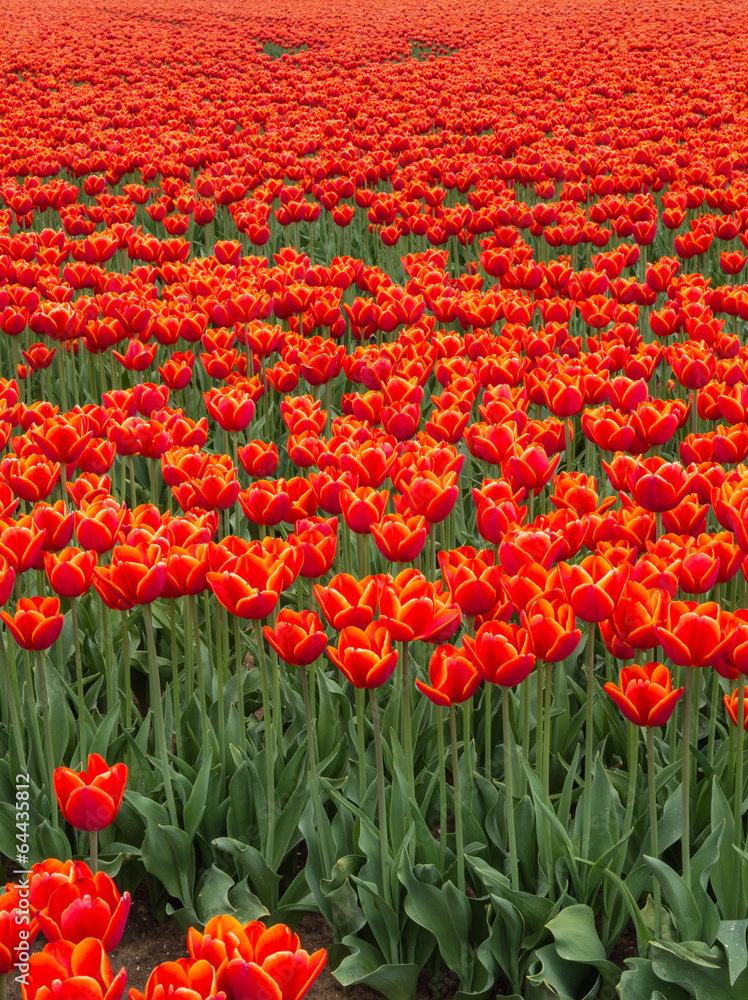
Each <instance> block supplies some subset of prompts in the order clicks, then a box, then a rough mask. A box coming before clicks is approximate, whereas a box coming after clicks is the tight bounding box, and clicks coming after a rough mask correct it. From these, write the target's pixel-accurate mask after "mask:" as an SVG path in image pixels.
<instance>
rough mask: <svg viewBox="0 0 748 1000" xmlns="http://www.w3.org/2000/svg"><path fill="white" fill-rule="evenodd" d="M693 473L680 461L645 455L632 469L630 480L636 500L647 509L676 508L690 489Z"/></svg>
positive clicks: (629, 474) (630, 486) (628, 476)
mask: <svg viewBox="0 0 748 1000" xmlns="http://www.w3.org/2000/svg"><path fill="white" fill-rule="evenodd" d="M691 479H692V475H691V474H689V473H688V472H687V471H686V470H685V469H684V468H683V466H682V465H681V464H680V463H679V462H666V461H665V459H664V458H656V457H655V458H645V459H642V460H641V461H639V462H637V464H636V465H635V466H633V468H632V469H631V470H630V471H629V473H628V475H627V477H626V482H627V484H628V487H629V489H630V490H631V495H632V496H633V498H634V501H635V502H636V503H637V504H638V505H639V506H640V507H643V508H644V509H645V510H650V511H654V512H658V511H664V510H672V509H673V507H676V506H677V505H678V504H679V503H680V501H681V500H682V499H683V497H684V496H685V495H686V494H687V493H688V492H689V490H690V487H691Z"/></svg>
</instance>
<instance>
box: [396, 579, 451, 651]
mask: <svg viewBox="0 0 748 1000" xmlns="http://www.w3.org/2000/svg"><path fill="white" fill-rule="evenodd" d="M379 611H380V615H381V618H382V623H383V624H384V625H386V626H387V628H388V629H389V631H390V633H391V634H392V638H393V639H395V640H396V641H397V642H413V641H414V640H421V641H423V642H443V641H444V640H445V639H448V638H449V637H450V636H451V635H454V633H455V632H456V631H457V629H458V627H459V625H460V618H461V615H460V609H459V608H458V606H457V605H456V604H455V603H454V602H453V601H452V600H451V598H450V596H449V595H448V594H445V593H442V591H441V586H439V587H437V586H435V585H434V584H433V583H431V582H430V581H429V580H427V579H426V578H425V577H424V576H423V575H422V574H421V573H419V572H418V570H415V569H406V570H403V572H402V573H400V574H398V576H396V577H395V578H394V579H392V577H386V578H385V582H384V586H383V588H382V593H381V596H380V599H379Z"/></svg>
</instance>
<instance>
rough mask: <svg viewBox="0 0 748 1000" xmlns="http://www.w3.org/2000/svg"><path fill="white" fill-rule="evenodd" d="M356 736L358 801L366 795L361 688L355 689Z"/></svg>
mask: <svg viewBox="0 0 748 1000" xmlns="http://www.w3.org/2000/svg"><path fill="white" fill-rule="evenodd" d="M355 691H356V735H357V736H358V801H359V805H360V804H361V803H362V802H363V801H364V796H365V795H366V732H365V730H364V726H365V724H366V717H365V713H366V702H365V695H364V691H363V688H356V689H355Z"/></svg>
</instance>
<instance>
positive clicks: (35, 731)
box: [11, 649, 44, 774]
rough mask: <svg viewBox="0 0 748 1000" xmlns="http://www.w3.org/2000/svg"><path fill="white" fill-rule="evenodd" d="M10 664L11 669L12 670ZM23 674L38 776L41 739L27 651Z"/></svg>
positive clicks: (42, 760) (41, 771) (42, 763)
mask: <svg viewBox="0 0 748 1000" xmlns="http://www.w3.org/2000/svg"><path fill="white" fill-rule="evenodd" d="M13 665H14V664H11V669H13ZM23 672H24V677H25V684H26V687H27V688H28V696H29V698H31V700H32V703H33V711H31V712H29V716H30V718H31V740H32V743H33V747H34V756H35V758H36V764H37V767H38V768H39V772H40V774H41V773H43V772H44V751H43V750H42V737H41V733H40V732H39V715H38V713H37V711H36V689H35V687H34V674H33V671H32V669H31V657H30V656H29V653H28V650H26V649H24V651H23Z"/></svg>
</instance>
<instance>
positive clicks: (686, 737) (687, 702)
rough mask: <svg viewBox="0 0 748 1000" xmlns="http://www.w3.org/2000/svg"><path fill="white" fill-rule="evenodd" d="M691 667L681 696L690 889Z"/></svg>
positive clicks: (684, 850) (686, 876) (685, 867)
mask: <svg viewBox="0 0 748 1000" xmlns="http://www.w3.org/2000/svg"><path fill="white" fill-rule="evenodd" d="M693 671H694V668H693V667H686V683H685V694H684V696H683V766H682V768H681V822H682V824H683V826H682V829H681V851H682V856H683V881H684V882H685V883H686V885H687V886H688V888H689V889H690V888H691V797H690V794H689V792H690V785H691V758H690V753H689V741H690V739H691V703H692V701H693Z"/></svg>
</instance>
